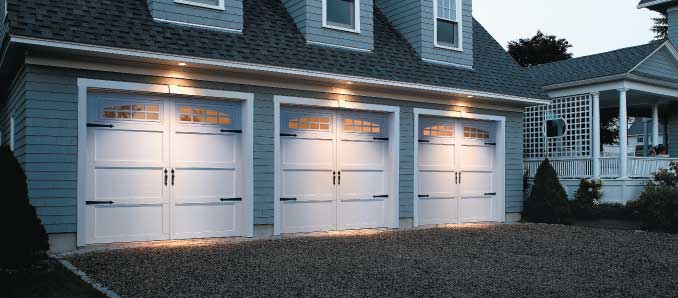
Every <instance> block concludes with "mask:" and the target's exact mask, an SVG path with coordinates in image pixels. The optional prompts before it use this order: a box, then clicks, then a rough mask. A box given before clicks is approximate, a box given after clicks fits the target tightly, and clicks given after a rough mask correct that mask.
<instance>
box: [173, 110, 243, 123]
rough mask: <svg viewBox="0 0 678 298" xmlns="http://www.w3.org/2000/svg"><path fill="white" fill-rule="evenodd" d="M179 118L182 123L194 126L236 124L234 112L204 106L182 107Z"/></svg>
mask: <svg viewBox="0 0 678 298" xmlns="http://www.w3.org/2000/svg"><path fill="white" fill-rule="evenodd" d="M178 117H179V121H180V122H184V123H192V124H206V125H231V124H233V122H234V121H233V112H232V111H230V110H218V109H216V108H210V107H202V106H180V107H179V109H178Z"/></svg>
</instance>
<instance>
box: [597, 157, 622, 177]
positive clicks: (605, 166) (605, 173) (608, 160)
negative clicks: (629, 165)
mask: <svg viewBox="0 0 678 298" xmlns="http://www.w3.org/2000/svg"><path fill="white" fill-rule="evenodd" d="M619 173H620V172H619V158H618V157H603V158H601V159H600V177H601V178H617V177H619Z"/></svg>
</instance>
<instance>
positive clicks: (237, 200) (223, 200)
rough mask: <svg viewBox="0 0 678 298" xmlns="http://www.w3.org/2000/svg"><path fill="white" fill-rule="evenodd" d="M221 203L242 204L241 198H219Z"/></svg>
mask: <svg viewBox="0 0 678 298" xmlns="http://www.w3.org/2000/svg"><path fill="white" fill-rule="evenodd" d="M219 200H220V201H222V202H242V198H221V199H219Z"/></svg>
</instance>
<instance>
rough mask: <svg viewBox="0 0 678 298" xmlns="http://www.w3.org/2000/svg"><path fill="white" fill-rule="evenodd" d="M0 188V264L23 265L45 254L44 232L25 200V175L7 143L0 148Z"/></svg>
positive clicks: (45, 236) (4, 265) (7, 265)
mask: <svg viewBox="0 0 678 298" xmlns="http://www.w3.org/2000/svg"><path fill="white" fill-rule="evenodd" d="M0 169H2V172H3V173H2V175H3V177H4V179H0V181H1V182H0V189H1V190H2V191H3V193H4V194H5V196H4V198H3V201H2V203H3V206H2V208H0V225H1V226H2V228H3V229H4V230H5V231H4V233H3V244H2V245H0V267H2V268H25V267H27V266H30V265H32V264H35V263H36V262H37V261H38V260H41V259H43V258H44V257H45V252H46V251H47V250H49V243H48V242H47V233H45V228H44V227H43V226H42V223H41V222H40V219H38V216H37V214H36V213H35V208H33V206H31V204H30V203H29V201H28V186H27V184H26V174H25V173H24V170H23V169H22V168H21V165H20V164H19V162H18V161H17V160H16V158H15V157H14V154H13V153H12V151H10V150H9V148H8V147H7V146H3V147H2V148H0Z"/></svg>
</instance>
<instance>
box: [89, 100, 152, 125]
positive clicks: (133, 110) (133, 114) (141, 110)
mask: <svg viewBox="0 0 678 298" xmlns="http://www.w3.org/2000/svg"><path fill="white" fill-rule="evenodd" d="M101 117H102V118H104V119H116V120H134V121H158V120H160V105H159V104H117V105H111V104H104V106H103V108H102V111H101Z"/></svg>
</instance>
